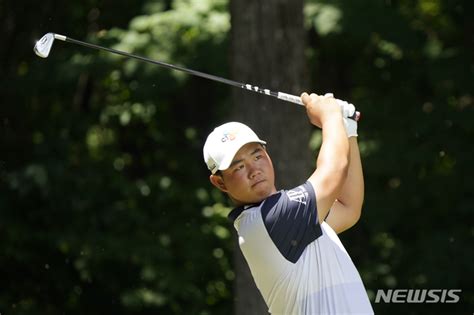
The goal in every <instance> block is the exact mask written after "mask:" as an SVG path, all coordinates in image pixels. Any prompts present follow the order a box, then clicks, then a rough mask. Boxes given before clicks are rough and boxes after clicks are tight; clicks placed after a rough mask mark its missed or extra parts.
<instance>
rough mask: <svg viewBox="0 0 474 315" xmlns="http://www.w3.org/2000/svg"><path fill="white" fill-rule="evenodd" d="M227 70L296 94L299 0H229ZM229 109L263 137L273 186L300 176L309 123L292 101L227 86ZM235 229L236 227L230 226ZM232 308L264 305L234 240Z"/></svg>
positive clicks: (249, 310)
mask: <svg viewBox="0 0 474 315" xmlns="http://www.w3.org/2000/svg"><path fill="white" fill-rule="evenodd" d="M230 12H231V21H232V29H231V41H232V46H231V47H232V60H231V63H232V76H233V78H234V79H236V80H238V81H240V82H245V83H250V84H252V85H257V86H261V87H265V88H269V89H271V90H278V91H286V92H287V93H295V94H297V95H299V94H300V93H301V92H302V91H303V90H304V87H305V86H306V72H307V71H306V68H305V56H304V49H305V47H306V46H305V33H304V27H303V1H285V0H284V1H282V0H273V1H254V0H248V1H231V2H230ZM232 92H233V93H232V95H233V96H232V100H233V104H234V105H233V107H232V114H231V116H230V119H229V117H228V118H227V120H237V121H242V122H244V123H246V124H248V125H249V126H251V127H252V128H253V129H254V130H255V131H256V132H257V134H259V135H260V137H262V138H263V139H265V140H266V141H267V142H268V150H269V152H270V156H271V157H272V160H273V163H274V166H275V172H276V180H277V187H280V188H290V187H291V186H292V185H293V186H296V185H298V184H300V183H302V182H304V181H305V180H306V179H307V177H308V175H309V173H310V165H312V164H314V163H313V161H314V157H312V156H311V155H310V151H309V149H308V142H309V135H310V130H311V127H310V124H309V123H307V121H308V120H307V117H306V112H305V110H304V109H303V108H299V107H298V106H297V105H294V104H290V103H284V102H282V101H279V100H275V99H272V98H269V97H264V96H261V95H255V94H253V93H249V92H245V91H241V90H233V91H232ZM234 235H235V232H234ZM234 248H235V249H234V255H235V256H234V257H235V258H234V261H235V269H236V276H237V278H236V284H235V290H236V292H235V313H236V314H264V313H265V312H267V310H268V308H267V306H266V305H265V303H264V301H263V299H262V297H261V294H260V293H259V292H258V290H257V288H256V286H255V284H254V281H253V279H252V277H251V275H250V270H249V268H248V266H247V264H246V262H245V260H244V259H243V256H242V254H241V252H240V249H239V248H238V245H237V242H236V241H234Z"/></svg>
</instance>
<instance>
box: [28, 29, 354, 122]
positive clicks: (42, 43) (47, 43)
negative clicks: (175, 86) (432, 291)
mask: <svg viewBox="0 0 474 315" xmlns="http://www.w3.org/2000/svg"><path fill="white" fill-rule="evenodd" d="M55 39H57V40H61V41H64V42H68V43H72V44H78V45H81V46H85V47H89V48H93V49H99V50H104V51H108V52H111V53H114V54H117V55H122V56H125V57H129V58H134V59H138V60H141V61H145V62H148V63H152V64H155V65H159V66H162V67H165V68H170V69H174V70H178V71H182V72H186V73H188V74H191V75H194V76H198V77H202V78H205V79H209V80H213V81H217V82H221V83H224V84H228V85H232V86H235V87H238V88H242V89H246V90H249V91H253V92H256V93H260V94H264V95H270V96H273V97H276V98H278V99H280V100H284V101H287V102H291V103H295V104H298V105H302V106H304V104H303V102H302V101H301V98H300V97H299V96H296V95H292V94H287V93H283V92H275V91H270V90H269V89H263V88H260V87H258V86H254V85H250V84H245V83H241V82H237V81H232V80H229V79H225V78H221V77H218V76H215V75H212V74H207V73H204V72H200V71H196V70H191V69H186V68H183V67H179V66H175V65H172V64H169V63H166V62H161V61H156V60H152V59H149V58H145V57H142V56H138V55H134V54H131V53H127V52H124V51H120V50H116V49H112V48H106V47H102V46H98V45H94V44H90V43H86V42H82V41H79V40H76V39H73V38H70V37H67V36H64V35H60V34H56V33H47V34H45V35H44V36H43V37H42V38H41V39H40V40H38V41H37V42H36V45H35V47H34V51H35V53H36V54H37V55H38V56H40V57H42V58H47V57H48V56H49V53H50V52H51V47H53V43H54V40H55ZM349 118H351V119H354V120H356V121H358V120H359V118H360V113H359V112H357V111H356V112H354V115H352V117H349Z"/></svg>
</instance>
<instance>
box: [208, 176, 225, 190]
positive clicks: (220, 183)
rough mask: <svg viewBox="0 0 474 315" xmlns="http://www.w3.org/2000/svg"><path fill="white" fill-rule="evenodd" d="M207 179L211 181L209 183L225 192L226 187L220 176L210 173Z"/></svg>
mask: <svg viewBox="0 0 474 315" xmlns="http://www.w3.org/2000/svg"><path fill="white" fill-rule="evenodd" d="M209 180H210V181H211V184H212V185H214V186H215V187H217V188H219V190H221V191H223V192H225V193H226V192H227V187H226V186H225V183H224V179H223V178H222V176H219V175H214V174H212V175H210V176H209Z"/></svg>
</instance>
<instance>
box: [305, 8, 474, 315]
mask: <svg viewBox="0 0 474 315" xmlns="http://www.w3.org/2000/svg"><path fill="white" fill-rule="evenodd" d="M308 6H311V7H312V8H314V9H313V10H307V14H306V18H307V21H308V22H307V25H311V23H310V22H311V21H315V22H314V23H312V25H313V27H318V23H317V21H318V19H322V18H323V16H324V12H325V10H328V9H327V8H328V7H329V8H333V7H335V8H337V9H338V10H339V12H340V13H339V15H340V18H339V21H340V23H339V24H338V25H337V28H333V29H332V30H331V31H330V32H328V31H327V30H326V29H325V28H323V29H322V30H318V29H314V28H313V32H314V34H315V38H316V39H317V40H316V39H315V40H314V44H313V47H312V49H313V50H312V51H311V52H310V54H309V55H310V56H314V58H313V59H312V65H313V69H314V70H315V71H313V72H312V73H313V74H314V83H313V86H317V87H318V91H320V92H325V91H335V92H336V96H338V95H339V96H340V97H341V98H343V99H346V98H347V99H350V100H351V101H352V102H353V103H354V104H356V106H357V108H358V109H360V110H361V112H362V113H363V115H362V121H361V123H360V127H359V134H360V141H361V144H360V147H361V151H362V154H363V162H364V166H365V177H366V190H367V191H366V198H365V206H364V214H363V217H362V220H361V222H360V223H359V224H358V227H357V229H353V230H352V231H350V232H348V233H346V235H343V236H342V237H343V239H344V242H345V244H347V247H348V248H349V251H351V252H353V253H354V254H353V259H354V260H355V261H356V262H358V266H359V269H360V270H361V272H362V275H363V278H364V280H365V284H366V288H367V289H369V292H370V293H371V294H372V297H374V294H375V292H376V290H377V289H380V288H456V289H462V290H463V294H462V297H461V302H460V303H459V304H457V305H441V306H440V305H439V304H438V305H426V304H425V305H423V309H422V310H419V309H418V308H417V307H414V305H408V306H407V305H394V304H391V305H384V304H377V305H374V306H375V310H376V313H383V314H395V313H400V312H402V311H403V312H404V313H410V314H418V312H420V313H419V314H421V313H430V314H435V313H436V314H441V313H450V314H458V313H461V311H463V312H466V311H468V312H470V311H471V309H472V305H473V302H474V295H473V291H472V281H471V279H472V278H473V272H474V270H473V268H472V264H471V263H470V262H472V260H473V259H474V257H473V252H472V250H470V248H471V247H472V245H471V244H472V241H473V236H474V230H473V228H472V219H473V212H472V209H473V207H472V204H473V203H474V195H473V194H472V189H471V187H472V185H471V184H470V182H471V180H470V178H471V177H472V176H473V175H474V173H473V168H472V166H471V161H472V160H473V157H474V156H473V153H472V152H473V151H472V150H470V149H469V143H470V140H469V139H470V138H471V137H472V136H473V133H474V129H473V127H472V120H473V118H474V116H473V109H474V103H473V94H472V93H473V89H472V78H473V75H474V63H473V59H472V53H471V52H472V49H473V47H474V46H473V44H474V42H473V41H472V29H473V26H474V25H473V23H472V21H471V19H468V18H467V17H466V16H465V14H466V12H469V11H470V10H472V3H471V2H469V1H442V0H423V1H338V2H334V1H328V2H327V4H326V3H324V4H323V3H322V2H320V1H314V2H313V1H311V2H310V3H309V4H308ZM331 10H332V11H334V10H335V9H331ZM327 15H328V14H326V16H327ZM329 24H330V25H332V24H331V23H329ZM316 139H317V138H316ZM469 305H470V307H469Z"/></svg>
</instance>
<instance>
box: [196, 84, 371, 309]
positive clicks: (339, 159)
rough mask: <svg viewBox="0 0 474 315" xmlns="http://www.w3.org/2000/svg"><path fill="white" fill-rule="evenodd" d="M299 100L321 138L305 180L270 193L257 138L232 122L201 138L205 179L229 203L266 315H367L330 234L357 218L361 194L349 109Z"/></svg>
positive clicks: (266, 159)
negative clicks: (206, 174) (267, 314)
mask: <svg viewBox="0 0 474 315" xmlns="http://www.w3.org/2000/svg"><path fill="white" fill-rule="evenodd" d="M301 98H302V101H303V103H304V105H305V107H306V111H307V115H308V118H309V121H310V122H311V123H312V124H313V125H315V126H318V127H320V128H321V129H322V135H323V136H322V144H321V148H320V151H319V155H318V157H317V161H316V170H315V171H314V172H313V173H312V174H310V176H309V178H308V180H307V181H306V182H305V183H303V184H301V185H300V186H297V187H295V188H292V189H289V190H279V191H277V190H276V188H275V174H274V169H273V165H272V161H271V159H270V156H269V155H268V153H267V151H266V149H265V145H266V143H265V141H263V140H261V139H260V138H259V137H258V136H257V135H256V134H255V133H254V132H253V131H252V130H251V129H250V128H249V127H247V126H246V125H244V124H241V123H237V122H230V123H226V124H224V125H221V126H219V127H217V128H215V129H214V131H213V132H211V133H210V134H209V136H208V138H207V140H206V143H205V145H204V160H205V162H206V164H207V166H208V168H209V170H210V171H211V173H212V174H211V175H210V181H211V183H212V184H213V185H214V186H215V187H217V188H219V189H220V190H221V191H223V192H224V193H226V194H227V195H228V196H229V198H230V199H231V200H232V201H233V202H234V203H235V205H236V208H235V209H234V210H232V211H231V213H230V214H229V218H230V219H231V220H232V221H233V223H234V226H235V229H236V230H237V232H238V236H239V245H240V249H241V250H242V253H243V255H244V257H245V259H246V261H247V263H248V265H249V267H250V271H251V273H252V276H253V278H254V280H255V283H256V285H257V287H258V289H259V290H260V292H261V293H262V296H263V298H264V300H265V302H266V304H267V306H268V308H269V312H270V313H271V314H281V315H300V314H301V315H302V314H306V315H310V314H311V315H312V314H373V310H372V307H371V305H370V302H369V299H368V297H367V294H366V291H365V288H364V285H363V283H362V280H361V278H360V276H359V273H358V271H357V269H356V267H355V266H354V263H353V262H352V260H351V258H350V257H349V255H348V253H347V251H346V250H345V248H344V246H343V245H342V243H341V242H340V240H339V238H338V236H337V234H338V233H340V232H342V231H344V230H346V229H348V228H350V227H351V226H353V225H354V224H355V223H356V222H357V221H358V219H359V217H360V213H361V208H362V202H363V195H364V182H363V174H362V166H361V161H360V155H359V150H358V145H357V123H356V122H355V121H353V120H351V119H348V118H346V117H349V116H351V114H353V113H354V110H355V108H354V106H353V105H352V104H348V103H346V102H341V101H337V100H336V99H335V98H334V97H332V95H325V96H319V95H316V94H311V95H308V94H307V93H303V94H302V96H301Z"/></svg>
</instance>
